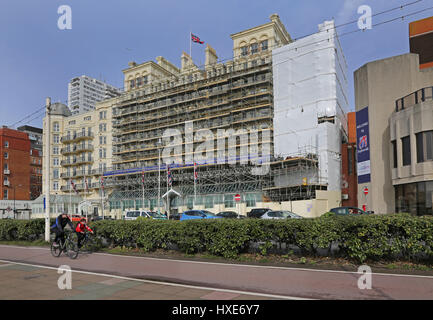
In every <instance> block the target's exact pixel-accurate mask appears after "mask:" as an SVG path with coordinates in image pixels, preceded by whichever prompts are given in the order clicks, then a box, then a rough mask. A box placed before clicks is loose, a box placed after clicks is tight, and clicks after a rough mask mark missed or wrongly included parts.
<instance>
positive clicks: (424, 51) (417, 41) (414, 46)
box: [409, 17, 433, 69]
mask: <svg viewBox="0 0 433 320" xmlns="http://www.w3.org/2000/svg"><path fill="white" fill-rule="evenodd" d="M409 45H410V52H411V53H417V54H419V67H420V69H424V68H431V67H433V17H430V18H426V19H423V20H418V21H414V22H412V23H410V24H409Z"/></svg>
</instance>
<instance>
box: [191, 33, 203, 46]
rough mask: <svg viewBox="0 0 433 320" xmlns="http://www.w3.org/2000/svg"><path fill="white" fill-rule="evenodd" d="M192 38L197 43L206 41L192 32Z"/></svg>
mask: <svg viewBox="0 0 433 320" xmlns="http://www.w3.org/2000/svg"><path fill="white" fill-rule="evenodd" d="M191 40H192V42H196V43H200V44H203V43H204V41H201V40H200V38H199V37H197V36H196V35H193V34H192V33H191Z"/></svg>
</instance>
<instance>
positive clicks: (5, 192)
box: [3, 189, 8, 200]
mask: <svg viewBox="0 0 433 320" xmlns="http://www.w3.org/2000/svg"><path fill="white" fill-rule="evenodd" d="M3 199H5V200H7V199H8V189H4V190H3Z"/></svg>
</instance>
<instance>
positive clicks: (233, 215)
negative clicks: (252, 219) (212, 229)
mask: <svg viewBox="0 0 433 320" xmlns="http://www.w3.org/2000/svg"><path fill="white" fill-rule="evenodd" d="M217 217H222V218H227V219H242V218H245V217H244V216H242V215H239V214H237V213H236V212H234V211H223V212H220V213H218V214H217Z"/></svg>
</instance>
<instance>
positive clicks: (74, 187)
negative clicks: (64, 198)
mask: <svg viewBox="0 0 433 320" xmlns="http://www.w3.org/2000/svg"><path fill="white" fill-rule="evenodd" d="M71 186H72V189H74V191H75V192H76V193H78V191H77V188H76V186H75V183H74V180H72V179H71Z"/></svg>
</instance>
